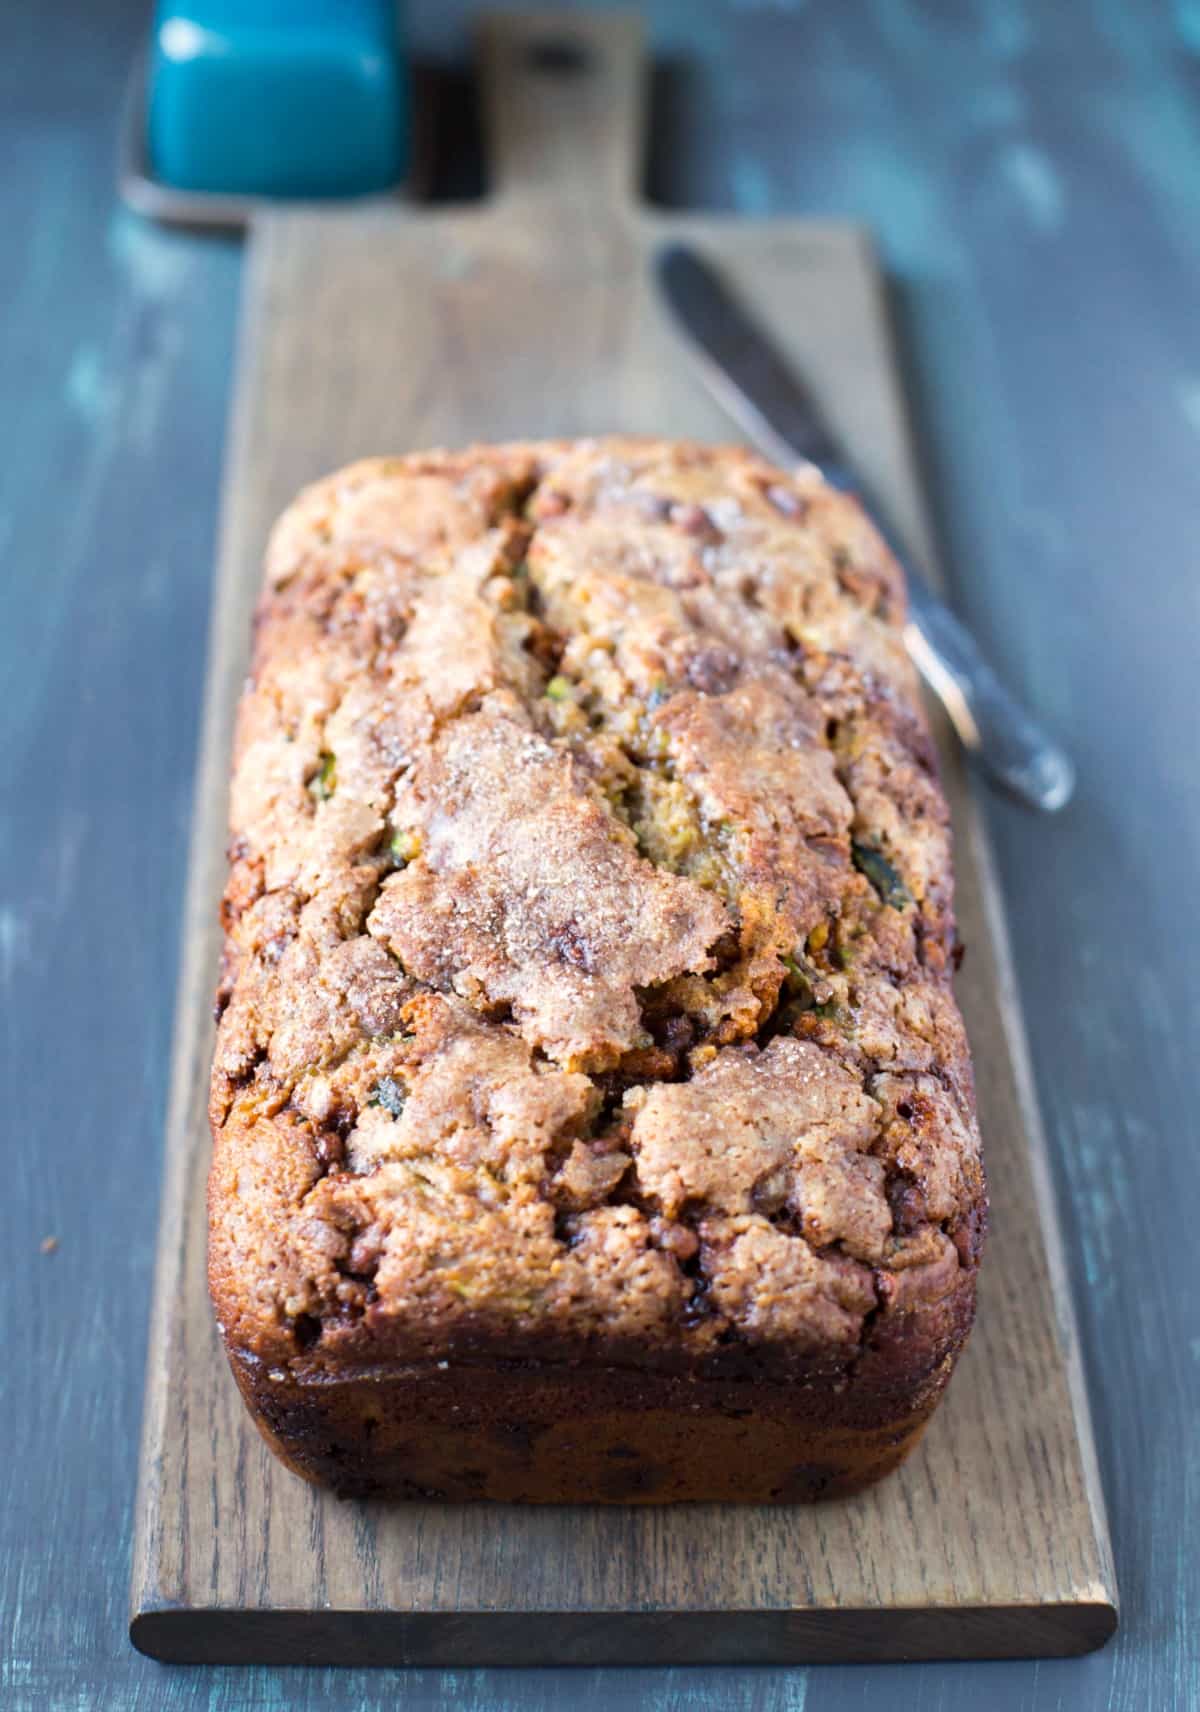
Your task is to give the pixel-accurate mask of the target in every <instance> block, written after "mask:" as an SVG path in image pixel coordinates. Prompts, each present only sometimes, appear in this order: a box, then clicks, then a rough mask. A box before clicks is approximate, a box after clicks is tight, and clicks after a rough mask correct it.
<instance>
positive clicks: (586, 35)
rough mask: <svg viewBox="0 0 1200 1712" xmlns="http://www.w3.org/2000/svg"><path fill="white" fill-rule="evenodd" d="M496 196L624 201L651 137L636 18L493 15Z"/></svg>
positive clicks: (490, 125)
mask: <svg viewBox="0 0 1200 1712" xmlns="http://www.w3.org/2000/svg"><path fill="white" fill-rule="evenodd" d="M477 40H478V49H479V51H478V58H479V68H480V78H481V81H482V89H483V111H484V121H485V126H486V134H487V142H488V149H489V155H490V177H491V182H492V186H493V195H494V197H495V198H496V199H498V200H513V199H518V198H519V199H522V200H527V199H529V198H535V197H536V198H542V199H548V200H553V201H563V200H569V201H570V202H572V203H578V202H581V201H592V202H603V203H607V204H612V203H620V204H627V203H628V202H629V201H630V200H631V199H632V198H633V197H634V196H636V194H637V190H638V183H639V179H640V176H641V167H642V148H643V143H644V137H645V108H646V60H645V45H644V33H643V29H642V22H641V19H640V18H639V17H638V16H637V14H636V13H633V12H602V13H595V12H593V13H566V12H558V11H555V12H549V11H542V12H493V13H488V14H485V15H484V16H483V17H482V18H481V19H480V20H479V22H478V25H477Z"/></svg>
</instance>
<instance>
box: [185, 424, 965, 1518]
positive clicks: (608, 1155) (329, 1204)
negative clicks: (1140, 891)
mask: <svg viewBox="0 0 1200 1712" xmlns="http://www.w3.org/2000/svg"><path fill="white" fill-rule="evenodd" d="M903 620H904V590H903V586H902V581H901V578H900V574H899V572H898V570H897V568H896V566H895V565H894V563H893V562H892V560H891V559H890V558H889V556H888V554H887V552H886V550H885V548H884V547H883V545H882V543H881V542H880V540H879V538H878V536H877V535H876V534H875V532H874V531H873V530H872V529H871V527H870V525H869V524H868V523H867V521H866V520H865V519H864V517H863V516H862V514H861V512H860V511H859V509H858V508H857V507H856V506H855V505H854V503H853V502H852V501H850V500H848V499H846V498H845V497H844V496H841V495H839V494H837V493H835V492H833V491H832V490H830V489H829V488H827V487H826V486H825V485H824V484H823V483H822V482H821V480H820V478H819V477H818V476H817V474H816V473H815V472H813V471H810V470H803V471H801V472H799V473H798V474H795V475H792V476H789V475H784V474H782V473H780V472H779V471H777V470H774V469H772V468H771V467H770V466H768V465H766V464H764V463H762V462H761V461H759V460H758V459H756V458H754V457H753V456H751V455H750V454H748V453H745V452H742V451H738V450H731V449H716V448H709V447H700V446H696V445H690V444H669V443H662V442H653V441H638V440H625V439H609V440H593V441H584V442H577V443H572V444H568V443H563V444H557V443H555V444H531V445H525V446H510V447H499V448H482V449H479V448H477V449H473V450H469V451H467V452H463V453H461V454H441V453H437V454H430V455H428V456H417V457H406V458H398V459H390V460H375V461H371V462H367V463H362V464H358V465H354V466H352V467H351V468H349V469H347V470H344V471H342V472H340V473H339V474H337V475H335V476H332V477H330V478H329V479H328V480H326V481H323V482H321V483H319V484H317V485H316V486H315V487H313V488H310V489H309V490H307V491H306V492H305V493H304V494H303V495H301V497H300V498H299V500H298V501H297V502H296V503H295V505H294V506H293V507H292V508H291V509H290V510H289V511H288V512H287V513H286V514H285V515H284V517H283V518H282V519H281V520H280V523H279V524H278V526H277V527H276V530H275V532H274V535H273V537H272V541H271V543H270V547H269V551H268V561H267V582H266V589H265V593H264V595H263V599H262V603H261V607H260V612H259V618H258V625H257V631H256V641H255V651H254V661H253V673H252V677H251V680H250V683H249V685H248V687H247V690H246V694H245V696H244V699H243V703H242V707H241V710H240V716H239V723H238V735H237V745H236V755H235V767H234V777H233V790H232V801H231V838H232V842H231V846H230V876H229V884H228V888H227V891H226V895H225V900H224V904H223V920H224V924H225V929H226V955H225V963H224V967H223V972H222V980H221V986H220V992H219V996H218V1011H219V1016H220V1025H219V1030H218V1038H217V1046H216V1053H215V1060H214V1066H213V1078H212V1098H211V1111H210V1115H211V1122H212V1130H213V1137H214V1144H215V1152H214V1161H213V1167H212V1175H211V1183H210V1209H211V1224H210V1278H211V1285H212V1292H213V1297H214V1302H215V1304H216V1309H217V1314H218V1318H219V1320H220V1322H221V1326H222V1330H223V1333H224V1336H225V1340H226V1344H227V1347H228V1349H229V1353H230V1356H231V1360H232V1361H233V1365H234V1369H235V1373H236V1374H237V1377H238V1380H239V1383H240V1384H241V1386H242V1389H243V1392H244V1394H245V1395H246V1397H247V1400H248V1401H249V1402H250V1404H251V1406H252V1408H254V1410H255V1412H256V1414H257V1415H258V1418H259V1420H260V1424H261V1425H262V1426H263V1427H264V1431H266V1432H267V1433H268V1436H269V1437H270V1438H271V1439H272V1441H273V1442H274V1443H275V1444H276V1446H277V1448H279V1449H280V1450H281V1451H282V1453H283V1454H284V1455H285V1456H286V1457H287V1458H288V1459H289V1460H290V1461H291V1462H292V1463H293V1464H294V1465H295V1466H297V1467H298V1468H299V1469H300V1470H301V1472H304V1473H307V1474H309V1475H310V1476H313V1477H315V1478H320V1479H325V1480H329V1481H332V1482H333V1483H334V1484H336V1485H338V1486H340V1487H341V1488H343V1489H345V1490H369V1489H380V1488H382V1489H387V1490H393V1491H400V1492H431V1491H433V1492H445V1493H449V1494H450V1495H453V1496H478V1495H483V1496H496V1497H520V1498H540V1497H545V1498H550V1499H562V1498H589V1497H593V1498H605V1497H623V1498H628V1497H631V1496H634V1497H636V1496H647V1497H652V1498H674V1497H709V1496H720V1497H737V1496H746V1497H751V1496H754V1497H770V1496H810V1495H812V1494H814V1493H816V1492H820V1491H830V1490H845V1489H849V1488H850V1487H852V1486H854V1485H857V1484H861V1483H862V1482H863V1481H864V1480H865V1479H867V1478H871V1477H873V1476H874V1475H875V1474H877V1473H879V1472H882V1471H883V1470H884V1469H885V1468H886V1467H888V1466H891V1464H892V1463H894V1462H895V1461H896V1460H898V1458H899V1456H900V1455H901V1454H903V1451H904V1450H905V1449H906V1448H907V1446H908V1444H909V1443H911V1442H912V1440H913V1438H914V1437H915V1435H916V1433H917V1432H919V1430H920V1427H921V1425H922V1424H923V1422H924V1420H925V1418H926V1417H927V1415H928V1413H929V1411H930V1409H931V1408H932V1407H933V1404H934V1402H935V1401H936V1399H937V1396H938V1394H939V1393H940V1390H941V1388H942V1387H943V1386H944V1384H945V1381H946V1378H947V1377H948V1374H949V1371H950V1367H951V1365H952V1362H953V1359H954V1356H955V1355H956V1353H957V1351H958V1349H959V1347H960V1346H961V1344H962V1341H963V1339H964V1338H965V1336H966V1332H967V1330H968V1328H969V1325H970V1320H971V1313H972V1307H973V1301H974V1278H975V1272H976V1268H977V1265H978V1258H979V1250H980V1245H981V1241H982V1232H983V1222H984V1206H985V1201H984V1185H983V1176H982V1169H981V1164H980V1158H979V1145H978V1135H977V1131H976V1125H975V1117H974V1101H973V1092H972V1083H971V1070H970V1062H969V1057H968V1051H967V1045H966V1041H965V1037H964V1033H963V1028H962V1023H961V1019H960V1017H959V1013H958V1010H957V1008H956V1006H955V1003H954V999H953V996H952V993H951V985H950V976H951V970H952V965H953V962H954V954H955V938H954V924H953V915H952V885H951V860H950V847H949V833H948V826H947V815H946V809H945V804H944V801H943V798H942V795H941V792H940V790H939V787H938V782H937V777H936V769H935V764H934V758H933V754H932V750H931V745H930V741H929V737H928V734H927V731H926V729H925V726H924V723H923V720H922V716H921V713H920V708H919V702H918V699H917V694H916V688H915V685H914V682H913V679H912V674H911V670H910V667H909V664H908V660H907V657H906V654H905V650H904V647H903V644H902V640H901V627H902V624H903ZM685 1415H688V1416H690V1418H691V1421H690V1426H689V1427H688V1429H686V1430H685V1429H683V1428H682V1427H681V1426H680V1425H679V1423H680V1422H681V1420H682V1417H683V1416H685ZM672 1423H674V1427H673V1425H672ZM739 1466H740V1470H741V1471H740V1473H739V1472H738V1469H739Z"/></svg>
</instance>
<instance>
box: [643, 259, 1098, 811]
mask: <svg viewBox="0 0 1200 1712" xmlns="http://www.w3.org/2000/svg"><path fill="white" fill-rule="evenodd" d="M655 265H656V270H657V274H658V283H659V286H660V288H661V290H662V293H663V296H664V297H665V299H666V301H667V303H668V305H669V306H670V308H671V310H672V312H673V314H674V315H675V318H676V320H677V321H678V323H679V325H680V327H681V328H682V330H683V332H684V334H685V335H686V337H687V341H688V343H689V345H690V347H691V351H692V354H693V356H694V357H695V358H696V360H697V362H698V364H699V368H700V373H701V376H702V378H703V379H704V381H705V382H706V384H707V386H708V388H709V391H710V392H711V393H712V394H713V396H714V397H715V398H716V399H717V402H718V403H719V404H722V405H723V406H724V407H725V409H726V410H727V411H728V412H729V414H730V415H731V416H732V417H733V418H734V420H735V421H736V422H737V423H738V424H739V425H740V426H741V428H742V429H743V430H744V432H745V433H746V435H747V436H748V437H749V438H750V439H751V440H752V441H753V442H754V443H755V444H756V445H757V446H758V447H759V448H760V450H761V451H762V452H763V453H764V454H765V455H766V456H767V457H768V458H770V460H771V462H772V463H775V464H780V465H782V466H783V467H784V468H788V467H789V466H792V465H794V464H795V463H796V462H797V461H799V462H801V463H809V464H815V465H817V467H818V468H819V469H820V471H821V474H822V475H823V476H824V477H825V479H826V481H827V482H829V484H830V485H831V486H832V487H835V488H838V489H840V491H841V492H843V493H848V494H852V495H854V496H856V497H857V498H858V499H859V501H860V502H861V503H862V505H863V506H864V508H865V509H866V510H867V511H868V512H869V514H870V516H871V519H872V521H873V522H874V523H875V526H876V527H877V528H878V530H879V532H880V534H881V535H882V536H883V538H884V540H885V541H886V542H887V544H888V546H889V547H890V548H891V550H892V552H893V553H894V554H895V556H896V558H897V559H898V560H899V562H900V564H901V566H902V567H903V569H904V574H905V577H906V579H907V582H908V594H909V615H908V622H907V623H906V625H905V627H904V641H905V644H906V646H907V648H908V652H909V657H910V658H911V660H912V662H913V664H914V665H915V666H916V668H917V670H918V671H919V672H920V674H921V676H922V677H923V678H924V679H925V682H926V683H927V684H928V685H929V687H930V689H931V690H932V691H933V693H934V694H935V695H936V696H937V697H938V699H939V701H940V702H941V703H942V706H943V707H944V708H945V710H946V712H947V714H948V715H949V717H950V722H951V724H952V725H953V727H954V729H955V731H956V732H957V733H958V735H959V738H960V740H961V741H962V744H963V747H964V748H965V749H967V750H968V751H969V753H971V754H972V755H973V756H974V757H975V758H976V759H977V760H978V762H979V763H980V765H981V766H982V767H983V768H984V770H985V771H986V772H987V774H988V775H989V777H990V778H991V779H992V780H993V781H994V782H995V783H996V784H998V785H1001V786H1002V787H1003V788H1004V789H1005V790H1007V791H1008V792H1010V793H1011V794H1012V795H1013V796H1015V797H1018V798H1019V799H1020V800H1021V801H1022V802H1025V803H1028V804H1029V805H1030V806H1032V807H1034V808H1040V809H1044V810H1046V811H1047V812H1053V811H1054V810H1055V809H1060V808H1062V807H1063V806H1064V804H1065V803H1066V802H1067V801H1068V800H1069V799H1070V796H1071V792H1072V791H1073V790H1074V788H1075V769H1074V767H1073V766H1072V764H1071V761H1070V758H1069V757H1068V756H1067V755H1066V754H1065V753H1064V751H1063V750H1062V749H1060V748H1059V746H1058V745H1057V744H1056V743H1055V742H1054V741H1053V740H1052V739H1051V738H1050V737H1049V736H1047V734H1046V733H1045V732H1044V731H1043V730H1042V728H1041V727H1040V725H1039V724H1038V723H1037V721H1036V720H1035V719H1034V718H1033V717H1032V715H1030V714H1029V713H1027V712H1026V711H1025V709H1024V708H1023V707H1022V706H1021V704H1020V703H1019V702H1018V701H1017V699H1016V697H1015V696H1013V695H1012V694H1011V693H1010V692H1009V691H1008V690H1007V689H1005V687H1004V685H1003V684H1002V683H1001V682H1000V680H999V678H998V677H997V676H996V674H995V673H994V672H993V671H992V668H991V667H990V666H989V665H988V663H987V661H986V660H985V659H984V657H983V655H982V654H981V653H980V651H979V649H978V647H977V646H976V643H975V641H974V638H973V637H972V636H971V634H970V632H969V631H968V630H967V629H966V627H965V626H964V625H963V624H962V623H960V621H959V620H958V619H957V618H956V617H955V616H954V614H953V613H952V612H951V610H950V608H949V607H948V606H947V605H946V603H945V601H943V600H942V599H941V598H940V596H938V595H937V594H935V593H934V590H933V589H932V587H931V586H930V584H929V583H928V582H927V581H926V579H925V577H924V576H922V574H921V573H920V571H919V570H918V569H917V568H916V566H915V565H914V564H913V562H912V559H911V557H910V556H909V554H908V553H907V552H906V551H905V550H904V548H903V545H902V544H901V542H900V541H899V540H898V538H897V536H896V534H895V531H894V530H893V529H892V528H891V527H890V526H889V525H888V522H887V520H886V517H885V515H884V513H883V512H882V511H881V509H880V507H879V505H878V504H877V503H876V502H875V500H874V499H873V497H872V496H871V495H870V494H869V493H868V491H867V487H866V484H865V483H864V482H863V480H862V478H861V477H860V476H859V474H858V472H857V471H856V470H855V468H854V467H853V465H852V464H851V462H850V460H849V458H848V457H847V456H846V454H845V452H844V450H843V448H842V447H841V446H840V445H839V444H838V442H837V441H836V439H835V438H834V436H833V435H832V434H831V432H830V431H829V429H828V428H827V426H826V424H825V422H824V419H823V418H822V416H821V414H820V412H819V410H818V409H817V406H816V404H815V402H814V400H813V398H812V395H811V394H810V393H809V392H808V390H807V388H806V387H805V385H804V383H803V381H802V380H801V379H800V378H799V376H797V375H796V374H795V373H794V372H793V371H792V370H791V369H790V368H789V367H788V366H787V364H786V363H785V361H784V360H783V358H782V356H781V355H780V353H779V352H778V350H777V349H776V348H775V347H774V346H773V345H772V343H771V341H770V339H769V338H768V336H767V334H766V333H765V332H764V331H763V330H762V328H761V327H759V326H757V325H756V324H755V323H754V322H753V321H752V320H751V318H750V316H749V315H748V314H747V312H746V310H745V309H744V308H743V307H742V306H741V304H739V303H738V301H737V299H736V298H735V297H734V296H733V295H732V293H731V292H730V291H729V290H728V288H727V287H726V286H725V284H724V283H723V282H722V280H721V278H720V276H719V275H718V274H717V273H716V272H715V271H714V269H713V268H711V267H710V266H709V264H708V263H707V262H706V261H704V260H702V259H701V257H700V256H699V255H697V253H696V252H695V251H694V250H692V249H689V248H688V247H687V246H686V245H685V244H670V245H668V246H666V247H665V248H664V249H662V250H661V251H660V252H659V254H658V257H657V259H656V264H655Z"/></svg>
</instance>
